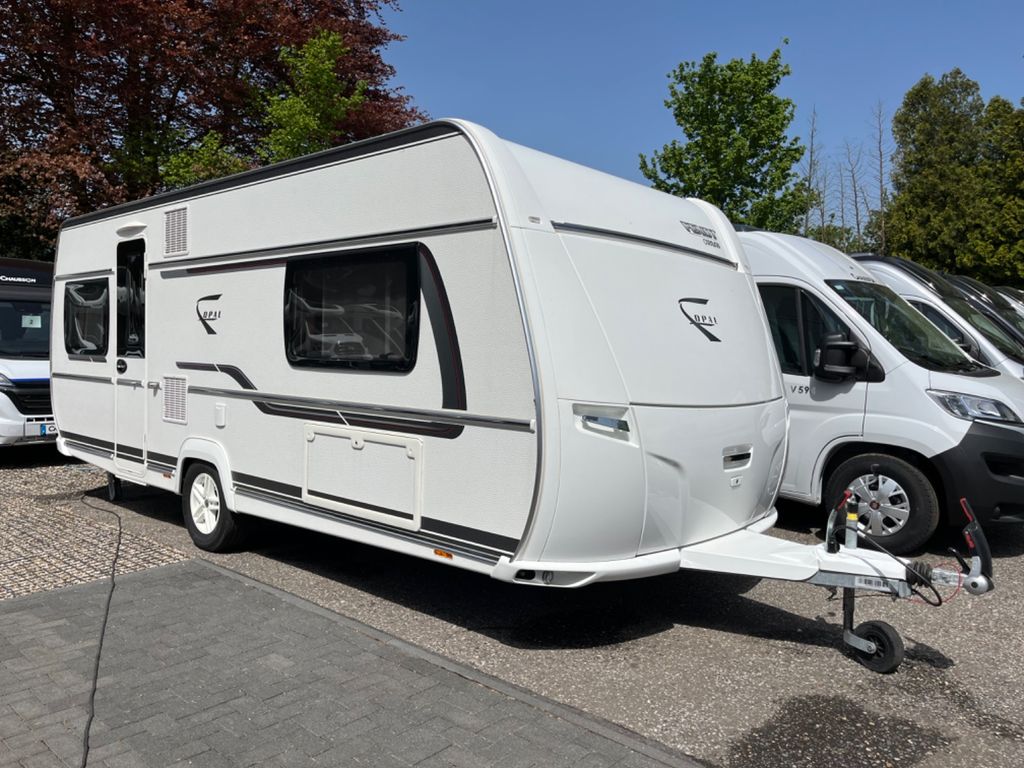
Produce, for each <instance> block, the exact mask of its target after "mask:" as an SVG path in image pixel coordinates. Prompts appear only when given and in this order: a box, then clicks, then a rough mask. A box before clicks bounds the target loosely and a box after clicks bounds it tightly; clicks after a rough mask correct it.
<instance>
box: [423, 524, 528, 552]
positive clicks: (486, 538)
mask: <svg viewBox="0 0 1024 768" xmlns="http://www.w3.org/2000/svg"><path fill="white" fill-rule="evenodd" d="M420 527H421V528H422V529H423V530H424V531H430V532H431V533H439V534H441V535H442V536H451V537H452V538H454V539H464V540H465V541H471V542H473V543H474V544H482V545H483V546H485V547H490V548H491V549H497V550H499V551H501V552H507V553H509V554H512V553H513V552H515V551H516V547H518V546H519V541H518V540H517V539H513V538H509V537H508V536H501V535H499V534H497V533H489V532H488V531H480V530H477V529H476V528H468V527H466V526H464V525H456V524H455V523H449V522H445V521H444V520H434V519H432V518H429V517H422V518H420Z"/></svg>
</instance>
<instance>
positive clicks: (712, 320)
mask: <svg viewBox="0 0 1024 768" xmlns="http://www.w3.org/2000/svg"><path fill="white" fill-rule="evenodd" d="M707 303H708V300H707V299H698V298H689V299H680V300H679V311H680V312H682V313H683V315H685V316H686V319H687V320H689V321H690V324H691V325H692V326H693V327H694V328H696V329H697V330H698V331H700V332H701V333H702V334H704V337H705V338H706V339H707V340H708V341H721V339H720V338H718V337H717V336H715V334H713V333H712V332H711V331H709V330H708V328H714V327H715V326H716V325H718V318H717V317H715V316H714V315H711V314H708V313H706V312H694V313H693V314H692V315H691V314H690V313H689V312H687V311H686V307H685V306H683V305H684V304H697V305H698V306H701V307H703V306H707Z"/></svg>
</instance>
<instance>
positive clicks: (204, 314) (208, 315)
mask: <svg viewBox="0 0 1024 768" xmlns="http://www.w3.org/2000/svg"><path fill="white" fill-rule="evenodd" d="M221 295H222V294H219V293H217V294H214V295H212V296H203V297H202V298H201V299H197V300H196V317H198V318H199V322H200V323H202V324H203V328H205V329H206V332H207V333H208V334H210V335H211V336H216V335H217V332H216V331H215V330H213V326H212V325H210V323H212V322H215V321H217V320H220V310H219V309H213V308H210V307H200V305H201V304H202V303H203V302H204V301H217V300H218V299H219V298H220V297H221Z"/></svg>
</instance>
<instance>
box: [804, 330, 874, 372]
mask: <svg viewBox="0 0 1024 768" xmlns="http://www.w3.org/2000/svg"><path fill="white" fill-rule="evenodd" d="M867 362H868V358H867V353H866V352H865V351H864V350H863V349H861V348H860V345H859V344H857V342H855V341H848V340H847V339H845V338H844V337H843V335H842V334H840V333H830V334H828V335H826V336H824V337H822V339H821V346H819V347H818V348H817V349H816V350H814V378H816V379H820V380H821V381H845V380H846V379H852V378H853V377H855V376H856V375H857V372H858V371H859V370H861V369H862V368H864V367H865V366H866V365H867Z"/></svg>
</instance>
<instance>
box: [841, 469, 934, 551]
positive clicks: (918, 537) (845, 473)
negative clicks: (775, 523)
mask: <svg viewBox="0 0 1024 768" xmlns="http://www.w3.org/2000/svg"><path fill="white" fill-rule="evenodd" d="M874 465H877V466H878V475H879V477H880V478H881V483H880V484H879V485H880V487H876V488H872V487H871V486H870V485H869V484H868V483H867V481H866V478H868V477H870V476H871V474H872V466H874ZM847 488H849V489H850V490H851V491H853V492H854V493H855V496H854V499H860V500H861V501H862V503H861V505H860V512H861V516H860V522H861V523H864V524H865V526H866V527H867V529H868V530H867V537H868V538H869V539H871V540H872V541H874V542H876V543H878V544H880V545H881V546H883V547H885V548H886V549H887V550H889V551H890V552H893V553H895V554H907V553H910V552H913V551H915V550H917V549H919V548H920V547H921V545H923V544H924V543H925V542H926V541H928V539H929V538H930V537H931V535H932V534H933V533H935V529H936V528H938V525H939V500H938V497H937V496H936V494H935V489H934V488H933V487H932V484H931V481H929V480H928V478H927V476H925V474H924V473H923V472H922V471H921V470H919V469H918V468H917V467H915V466H914V465H913V464H910V463H909V462H906V461H904V460H903V459H900V458H897V457H895V456H890V455H889V454H887V453H865V454H862V455H860V456H854V457H852V458H850V459H847V460H846V461H844V462H843V463H842V464H840V465H839V466H838V467H836V468H835V469H834V470H833V471H832V474H831V475H830V476H829V478H828V480H827V482H826V483H825V506H826V508H828V509H831V508H832V506H833V505H835V504H837V503H838V502H839V500H840V499H842V497H843V491H845V490H846V489H847ZM887 493H888V494H890V495H888V497H886V494H887ZM886 501H888V502H889V504H885V505H884V506H879V507H878V508H877V509H873V508H871V507H870V506H869V505H870V504H871V502H875V503H878V504H880V505H882V504H884V502H886ZM890 505H891V506H890ZM887 510H889V511H891V512H895V513H896V514H897V515H900V514H901V513H905V519H904V520H903V522H902V523H901V524H899V520H898V517H890V516H888V515H886V511H887ZM872 513H874V514H872ZM872 528H874V529H875V531H878V530H879V529H881V528H887V529H890V530H888V531H886V532H883V533H881V534H878V533H872Z"/></svg>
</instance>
